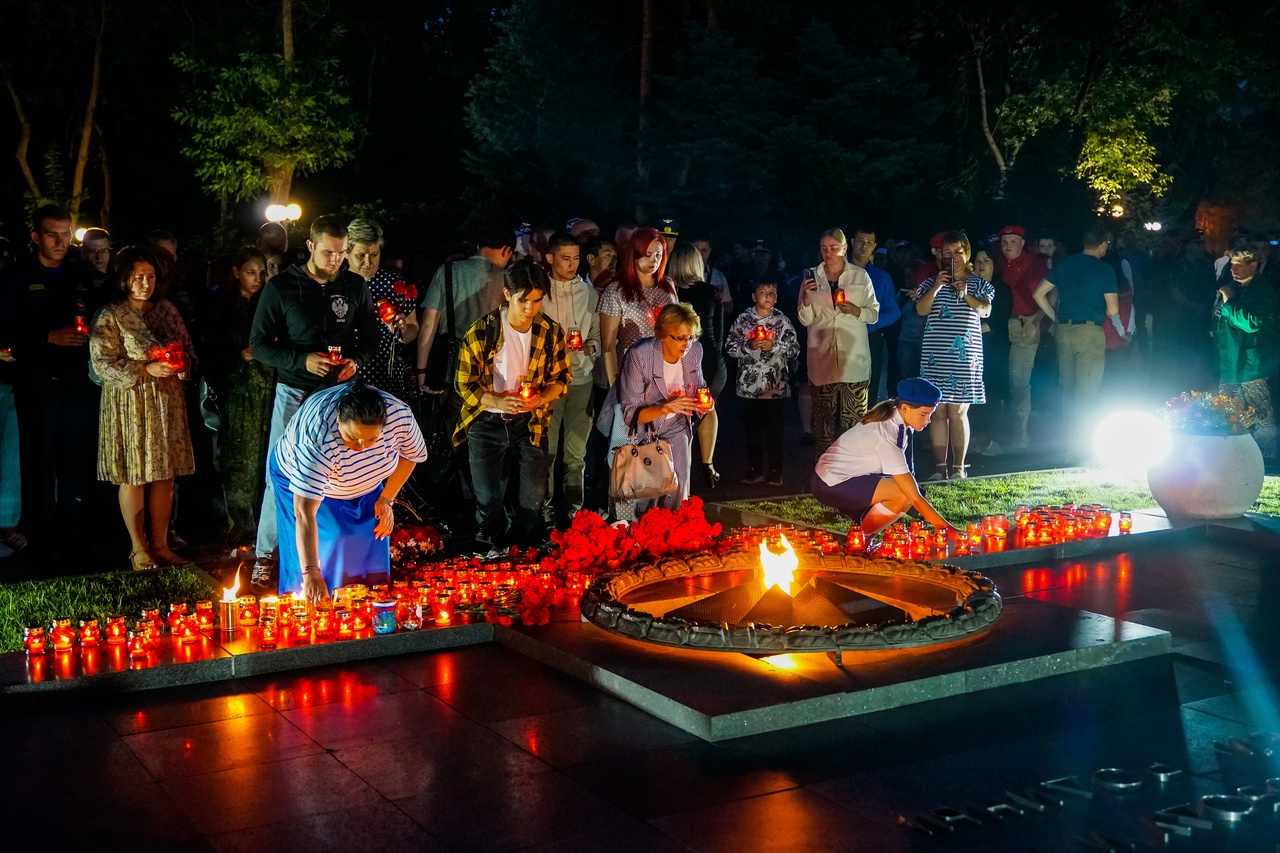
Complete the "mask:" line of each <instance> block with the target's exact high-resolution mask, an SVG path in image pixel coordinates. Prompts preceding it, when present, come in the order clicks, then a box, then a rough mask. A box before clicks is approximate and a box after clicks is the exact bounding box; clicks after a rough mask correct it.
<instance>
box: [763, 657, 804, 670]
mask: <svg viewBox="0 0 1280 853" xmlns="http://www.w3.org/2000/svg"><path fill="white" fill-rule="evenodd" d="M760 660H762V661H764V662H765V663H767V664H769V665H770V666H774V667H777V668H778V669H795V668H796V667H797V666H798V665H799V661H797V660H796V659H795V656H794V655H769V656H768V657H763V658H760Z"/></svg>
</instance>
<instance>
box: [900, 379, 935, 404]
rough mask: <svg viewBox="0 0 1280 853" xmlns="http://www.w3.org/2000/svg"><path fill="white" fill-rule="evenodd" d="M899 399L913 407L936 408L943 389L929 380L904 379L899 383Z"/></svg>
mask: <svg viewBox="0 0 1280 853" xmlns="http://www.w3.org/2000/svg"><path fill="white" fill-rule="evenodd" d="M898 399H899V400H901V401H902V402H904V403H910V404H911V405H913V406H936V405H938V401H939V400H941V399H942V389H941V388H939V387H938V386H937V385H934V384H933V383H932V382H930V381H929V380H928V379H921V378H919V377H917V378H915V379H904V380H902V381H901V382H899V383H898Z"/></svg>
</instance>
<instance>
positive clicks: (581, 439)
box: [543, 382, 595, 521]
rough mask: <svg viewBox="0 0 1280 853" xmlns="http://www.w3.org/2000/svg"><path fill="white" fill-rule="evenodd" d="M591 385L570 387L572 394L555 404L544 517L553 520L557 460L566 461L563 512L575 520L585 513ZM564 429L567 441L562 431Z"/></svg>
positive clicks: (550, 433)
mask: <svg viewBox="0 0 1280 853" xmlns="http://www.w3.org/2000/svg"><path fill="white" fill-rule="evenodd" d="M594 387H595V386H593V385H592V384H591V383H589V382H588V383H584V384H581V385H570V386H569V390H568V391H567V392H566V393H565V394H564V395H563V396H561V397H559V398H558V399H557V400H556V401H555V402H554V403H552V404H551V406H552V408H551V426H550V428H549V429H548V430H547V433H548V437H547V495H546V499H545V509H544V513H543V514H544V516H545V517H546V518H547V520H548V521H550V520H552V519H553V517H554V516H553V507H552V503H553V502H554V498H555V488H554V486H555V478H556V459H557V458H560V459H563V461H564V477H563V479H562V480H561V483H562V485H563V491H562V492H561V500H560V504H561V508H562V510H563V512H564V514H565V515H566V516H567V517H569V518H572V517H573V516H574V515H575V514H576V513H577V512H578V510H580V509H582V500H583V472H584V470H585V468H586V460H587V435H588V434H589V433H590V432H591V425H592V419H591V412H590V411H589V407H590V405H591V392H592V389H593V388H594ZM562 428H563V429H564V441H563V442H562V441H561V440H560V430H561V429H562Z"/></svg>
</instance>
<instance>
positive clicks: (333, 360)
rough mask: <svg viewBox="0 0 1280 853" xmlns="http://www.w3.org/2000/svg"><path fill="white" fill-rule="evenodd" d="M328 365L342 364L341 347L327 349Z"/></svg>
mask: <svg viewBox="0 0 1280 853" xmlns="http://www.w3.org/2000/svg"><path fill="white" fill-rule="evenodd" d="M329 363H330V364H342V347H336V346H331V347H329Z"/></svg>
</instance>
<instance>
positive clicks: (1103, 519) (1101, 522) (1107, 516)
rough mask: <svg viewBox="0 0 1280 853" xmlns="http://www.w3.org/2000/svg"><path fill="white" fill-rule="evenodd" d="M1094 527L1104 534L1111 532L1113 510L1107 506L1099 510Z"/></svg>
mask: <svg viewBox="0 0 1280 853" xmlns="http://www.w3.org/2000/svg"><path fill="white" fill-rule="evenodd" d="M1093 529H1094V530H1096V531H1098V532H1099V533H1101V534H1103V535H1106V534H1108V533H1110V532H1111V510H1109V509H1106V508H1105V507H1104V508H1103V509H1100V510H1098V515H1097V517H1096V518H1095V519H1094V522H1093Z"/></svg>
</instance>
